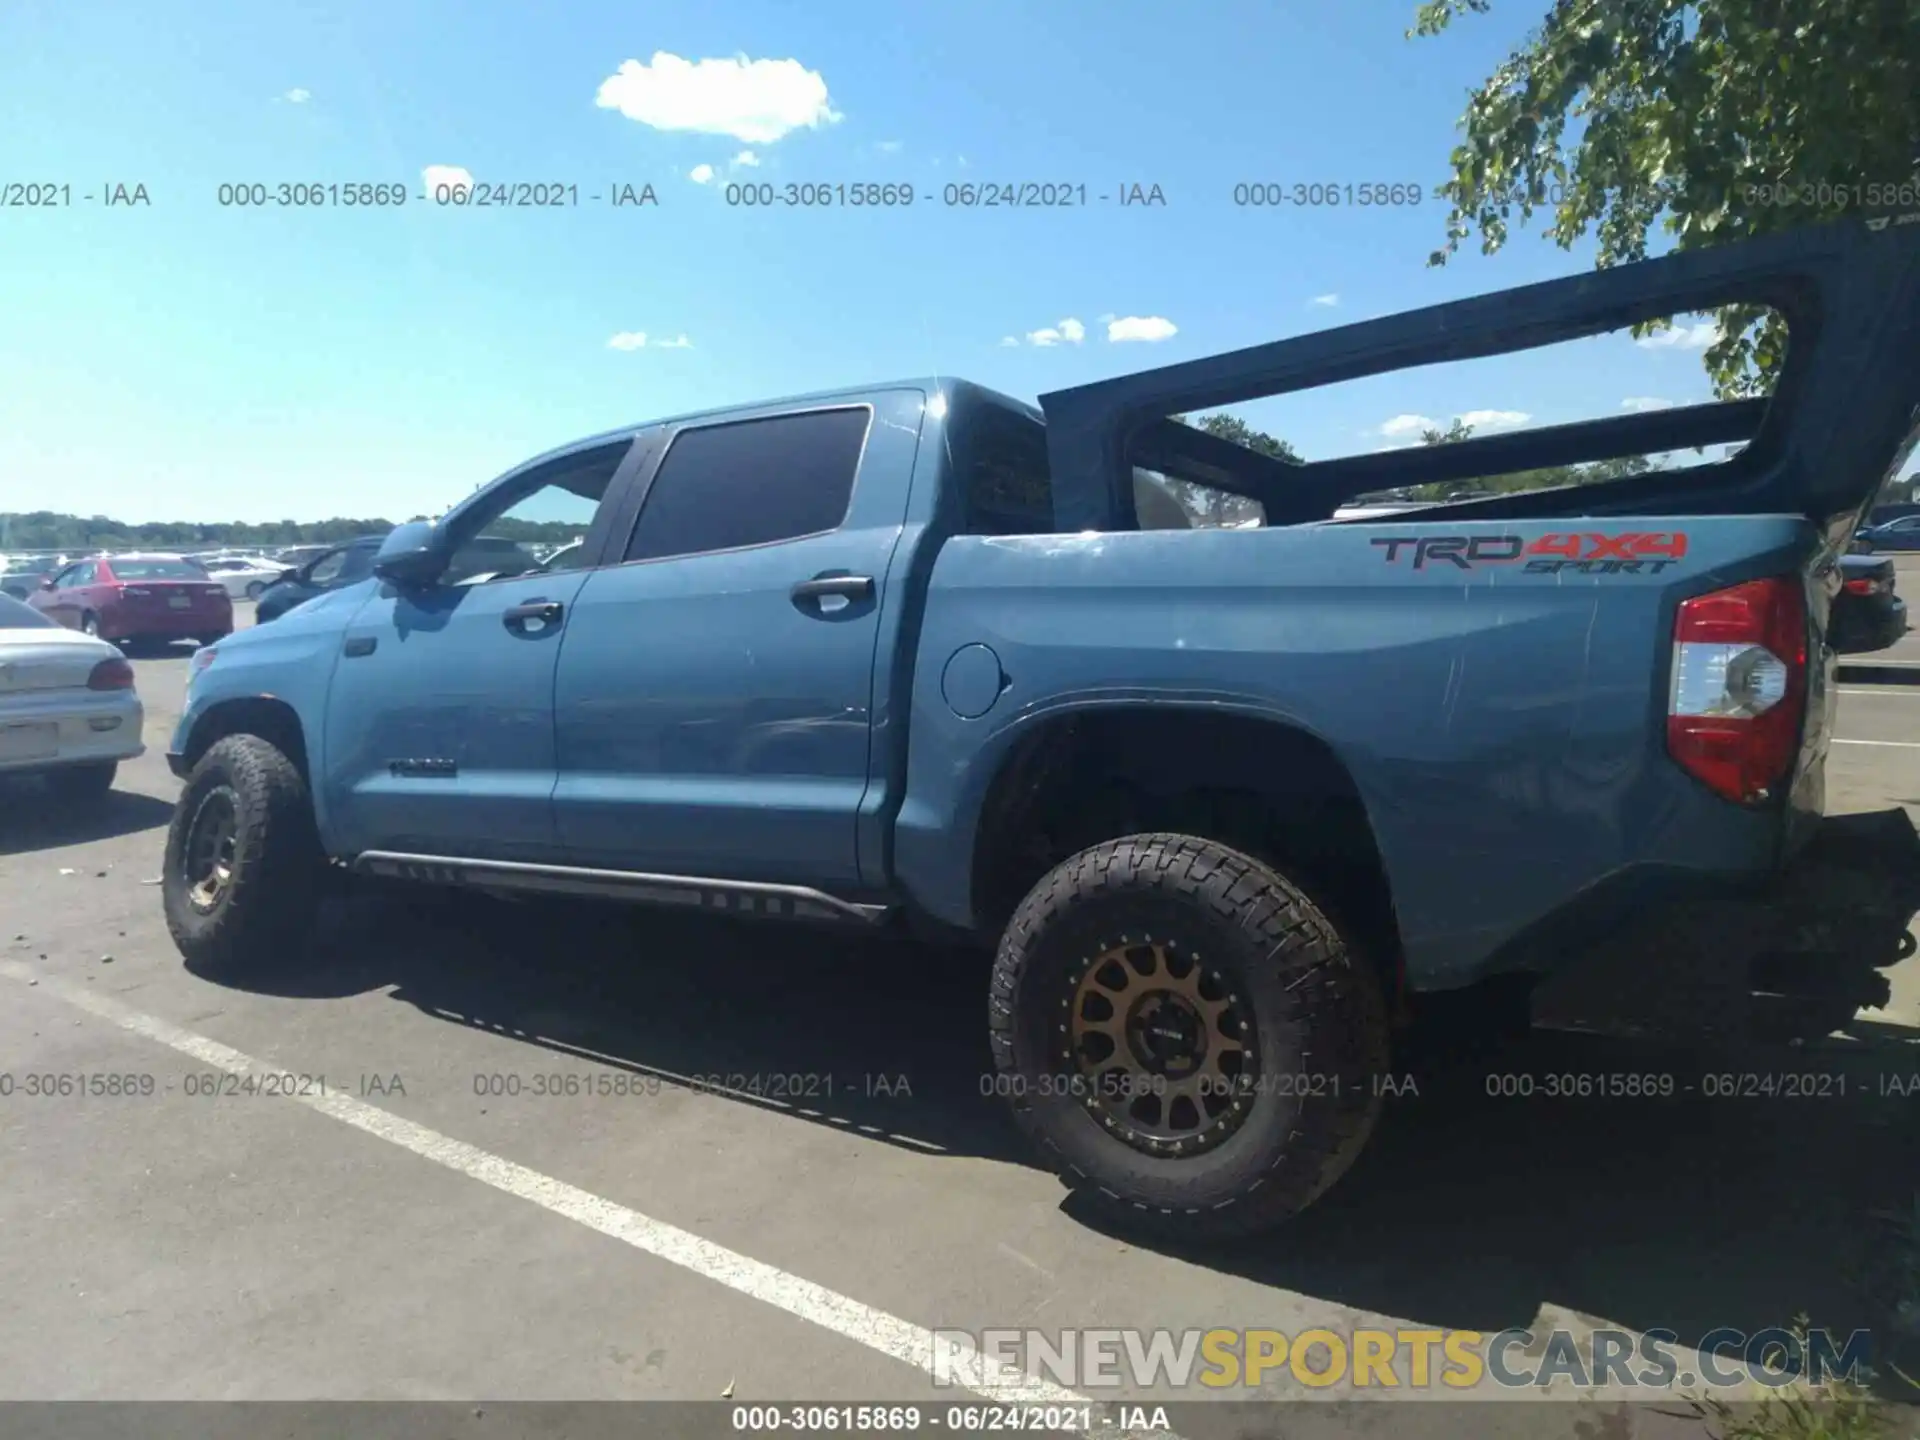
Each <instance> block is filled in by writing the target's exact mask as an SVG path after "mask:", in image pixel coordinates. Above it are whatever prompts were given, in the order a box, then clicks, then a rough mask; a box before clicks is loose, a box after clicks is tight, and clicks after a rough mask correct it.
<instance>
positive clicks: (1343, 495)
mask: <svg viewBox="0 0 1920 1440" xmlns="http://www.w3.org/2000/svg"><path fill="white" fill-rule="evenodd" d="M1741 303H1747V304H1755V305H1765V306H1770V307H1771V308H1773V309H1774V310H1776V311H1778V312H1780V314H1781V315H1782V316H1783V317H1784V318H1785V320H1786V322H1787V327H1788V333H1789V337H1790V338H1789V345H1788V355H1787V360H1786V364H1785V365H1784V366H1783V367H1782V373H1781V375H1780V377H1779V382H1778V384H1777V385H1776V387H1775V389H1774V392H1773V394H1772V395H1771V396H1769V397H1767V398H1765V399H1753V400H1734V401H1728V402H1723V403H1714V404H1705V405H1690V406H1685V407H1681V408H1677V409H1671V410H1663V411H1655V412H1653V413H1651V414H1644V415H1628V416H1620V417H1611V418H1606V419H1600V420H1592V421H1586V422H1582V423H1580V424H1573V425H1558V426H1551V427H1546V428H1542V429H1538V430H1530V431H1526V432H1523V433H1518V434H1511V435H1498V436H1488V437H1486V438H1483V439H1477V440H1465V441H1461V442H1458V443H1455V444H1450V445H1429V446H1421V447H1419V448H1417V449H1409V450H1398V451H1387V452H1384V453H1381V454H1375V455H1357V456H1351V457H1343V458H1340V459H1334V460H1324V461H1317V462H1312V463H1308V464H1305V465H1301V464H1295V463H1291V462H1287V461H1279V460H1273V459H1270V458H1268V457H1266V456H1263V455H1259V454H1256V453H1254V452H1253V451H1250V450H1248V449H1246V448H1245V447H1244V446H1240V445H1236V444H1233V443H1232V442H1231V441H1227V440H1221V439H1219V438H1217V437H1215V436H1212V435H1208V434H1206V433H1205V432H1203V431H1200V430H1198V429H1195V428H1194V427H1192V426H1189V425H1184V424H1181V423H1180V422H1178V421H1175V420H1171V419H1169V418H1168V417H1169V416H1171V415H1173V414H1176V413H1181V412H1189V411H1195V410H1203V409H1210V408H1213V407H1216V406H1222V405H1234V404H1241V403H1244V402H1246V401H1249V400H1257V399H1263V398H1266V397H1268V396H1274V395H1284V394H1288V393H1291V392H1293V391H1296V390H1307V389H1313V388H1316V387H1319V386H1322V385H1332V384H1337V383H1339V382H1341V381H1345V380H1355V379H1360V378H1362V377H1364V376H1368V375H1378V374H1382V373H1385V372H1388V371H1393V370H1404V369H1408V368H1410V367H1414V366H1421V365H1434V364H1441V363H1445V362H1447V361H1453V360H1470V359H1476V358H1479V357H1482V356H1488V355H1501V354H1507V353H1511V352H1513V351H1519V350H1530V349H1535V348H1537V347H1539V346H1543V345H1554V344H1559V343H1562V342H1564V341H1568V340H1578V339H1581V338H1583V337H1585V336H1589V335H1598V334H1604V333H1605V332H1607V331H1610V330H1617V329H1620V328H1622V327H1624V326H1628V325H1632V324H1635V323H1638V322H1640V321H1645V320H1656V319H1661V318H1665V317H1668V316H1676V315H1681V314H1686V313H1690V312H1698V311H1704V310H1712V309H1714V308H1716V307H1718V306H1722V305H1728V304H1741ZM1040 405H1041V409H1042V410H1043V411H1044V412H1045V414H1046V418H1047V447H1048V459H1049V464H1050V468H1051V470H1052V474H1053V477H1054V492H1055V501H1054V506H1055V517H1056V524H1057V525H1058V526H1059V528H1060V529H1062V530H1064V531H1075V530H1099V529H1111V528H1114V527H1115V524H1116V517H1118V520H1119V523H1120V524H1121V525H1122V526H1125V525H1127V524H1130V523H1131V521H1132V518H1133V499H1132V483H1131V482H1132V467H1133V466H1135V465H1140V466H1144V467H1146V468H1148V469H1163V470H1172V471H1175V472H1177V473H1178V474H1180V475H1182V476H1184V477H1188V478H1192V479H1196V480H1202V481H1205V482H1206V483H1208V484H1211V485H1215V486H1217V487H1218V488H1221V489H1224V490H1229V491H1232V492H1234V493H1236V494H1240V495H1245V496H1249V497H1251V498H1253V499H1255V500H1258V501H1260V502H1261V504H1262V505H1263V506H1265V508H1266V512H1267V517H1268V523H1270V524H1283V525H1284V524H1298V523H1301V522H1304V521H1309V520H1323V519H1326V518H1327V517H1329V516H1330V515H1331V514H1332V513H1333V510H1334V509H1335V507H1336V506H1338V505H1339V504H1341V503H1342V502H1343V501H1346V500H1350V499H1352V498H1353V497H1354V496H1356V495H1363V494H1367V493H1369V492H1373V491H1378V490H1385V489H1391V488H1396V487H1400V486H1406V485H1419V484H1430V483H1435V482H1447V481H1452V480H1464V479H1468V478H1472V477H1475V476H1483V475H1497V474H1502V473H1508V472H1512V471H1516V470H1529V469H1534V468H1543V467H1547V466H1557V465H1572V464H1579V463H1582V462H1587V461H1594V460H1606V459H1613V458H1617V457H1619V456H1624V455H1640V454H1649V453H1656V452H1660V451H1667V450H1681V449H1688V448H1693V447H1696V446H1705V445H1722V444H1734V443H1739V442H1746V444H1745V448H1744V449H1743V450H1741V451H1740V452H1739V453H1738V454H1737V455H1735V456H1733V457H1732V458H1730V459H1728V460H1724V461H1721V462H1718V463H1711V464H1705V465H1695V466H1689V467H1686V468H1685V469H1678V470H1667V471H1661V472H1656V473H1653V474H1642V475H1637V476H1632V477H1629V478H1626V479H1621V480H1612V481H1605V482H1599V483H1595V484H1589V485H1582V486H1578V487H1575V488H1574V489H1570V490H1568V489H1563V490H1541V491H1532V492H1520V493H1515V494H1506V495H1497V496H1492V497H1489V498H1486V499H1481V500H1470V501H1465V502H1456V503H1453V504H1449V505H1448V506H1447V513H1448V514H1449V515H1452V516H1459V517H1460V518H1462V519H1471V518H1476V517H1485V518H1489V519H1491V518H1494V517H1496V516H1498V517H1509V516H1511V517H1515V518H1524V517H1526V516H1533V515H1542V516H1544V515H1560V514H1568V513H1576V514H1585V515H1605V514H1642V515H1659V514H1674V513H1684V514H1692V515H1713V514H1742V513H1744V514H1774V513H1782V514H1792V513H1802V514H1805V515H1807V516H1809V517H1811V518H1812V519H1814V520H1815V521H1817V522H1819V523H1822V524H1825V523H1828V522H1830V521H1831V520H1833V519H1834V518H1835V517H1837V516H1840V515H1842V514H1845V513H1849V512H1859V511H1861V510H1863V509H1864V507H1865V506H1866V505H1867V503H1868V502H1869V501H1870V500H1871V499H1872V497H1873V496H1874V495H1876V494H1878V493H1879V490H1880V487H1881V485H1882V484H1883V483H1884V482H1885V480H1886V479H1887V478H1888V477H1889V476H1890V475H1891V474H1893V473H1894V472H1895V471H1896V470H1897V469H1898V468H1899V466H1900V465H1901V464H1903V463H1904V462H1905V459H1906V456H1907V454H1908V453H1909V452H1910V451H1911V450H1912V448H1913V445H1914V443H1915V440H1916V437H1920V212H1911V213H1907V214H1900V215H1892V216H1882V217H1876V218H1873V219H1865V220H1850V221H1844V222H1841V223H1837V224H1832V225H1820V226H1810V227H1808V228H1805V229H1801V230H1795V231H1790V232H1786V233H1783V234H1779V235H1770V236H1766V237H1764V238H1762V239H1758V240H1749V241H1744V242H1740V243H1736V244H1731V245H1725V246H1721V247H1718V248H1714V249H1709V250H1699V251H1693V252H1690V253H1687V254H1680V255H1668V256H1663V257H1661V258H1660V259H1657V260H1644V261H1640V262H1638V263H1635V264H1631V265H1620V266H1616V267H1614V268H1612V269H1609V270H1599V271H1593V272H1590V273H1587V274H1583V275H1575V276H1570V277H1568V278H1566V279H1562V280H1549V281H1545V282H1543V283H1540V284H1535V285H1524V286H1520V287H1518V288H1516V289H1512V290H1503V291H1498V292H1496V293H1494V294H1491V295H1482V296H1476V297H1474V298H1473V299H1469V300H1457V301H1452V302H1449V303H1447V304H1443V305H1434V306H1429V307H1427V308H1425V309H1421V310H1409V311H1406V312H1404V313H1402V314H1399V315H1391V316H1387V317H1385V318H1382V319H1378V320H1368V321H1364V322H1362V323H1360V324H1357V325H1346V326H1342V327H1340V328H1338V329H1335V330H1324V331H1320V332H1318V333H1316V334H1312V335H1302V336H1299V337H1297V338H1295V339H1291V340H1280V341H1275V342H1273V343H1271V344H1267V345H1256V346H1253V347H1251V348H1249V349H1245V350H1234V351H1229V352H1228V353H1226V354H1224V355H1214V356H1209V357H1207V358H1205V359H1200V360H1191V361H1186V362H1183V363H1181V364H1177V365H1167V366H1163V367H1161V368H1159V369H1154V370H1144V371H1140V372H1139V373H1137V374H1133V375H1125V376H1121V377H1119V378H1117V379H1113V380H1105V381H1101V382H1098V383H1096V384H1092V385H1082V386H1078V387H1076V388H1074V389H1071V390H1056V391H1054V392H1053V393H1052V394H1049V395H1043V396H1042V397H1041V398H1040Z"/></svg>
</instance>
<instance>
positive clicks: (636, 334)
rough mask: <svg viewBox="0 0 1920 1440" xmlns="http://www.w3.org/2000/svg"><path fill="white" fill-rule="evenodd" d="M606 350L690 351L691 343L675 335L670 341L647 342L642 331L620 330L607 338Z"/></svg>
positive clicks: (644, 332) (645, 333)
mask: <svg viewBox="0 0 1920 1440" xmlns="http://www.w3.org/2000/svg"><path fill="white" fill-rule="evenodd" d="M607 348H608V349H609V350H691V349H692V348H693V342H692V341H691V340H689V339H688V338H687V337H686V336H685V335H684V334H680V335H676V336H674V337H673V339H671V340H653V341H649V340H648V339H647V332H646V331H644V330H620V331H616V332H615V333H614V334H613V335H612V336H611V337H609V339H608V340H607Z"/></svg>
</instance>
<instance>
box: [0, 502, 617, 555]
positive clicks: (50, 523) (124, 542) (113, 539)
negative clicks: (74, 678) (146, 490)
mask: <svg viewBox="0 0 1920 1440" xmlns="http://www.w3.org/2000/svg"><path fill="white" fill-rule="evenodd" d="M411 518H413V519H415V520H425V519H427V518H428V517H427V516H425V515H415V516H413V517H411ZM394 523H395V522H394V521H392V520H388V519H385V518H379V519H372V520H354V519H346V518H338V519H333V520H268V521H260V522H250V521H245V520H228V521H217V522H214V523H210V524H201V523H195V522H192V521H186V520H150V521H147V522H145V523H144V524H138V525H136V524H132V523H130V522H128V521H125V520H115V519H113V518H111V517H110V516H106V515H90V516H81V515H65V514H61V513H59V512H57V511H53V510H29V511H24V512H8V511H0V550H62V551H66V552H69V553H75V554H77V553H81V552H86V551H93V550H133V549H153V550H226V549H232V550H246V549H255V548H258V549H268V548H278V547H279V546H282V545H328V544H334V543H336V542H338V541H341V540H351V539H352V538H353V537H354V536H356V535H384V534H386V533H387V531H389V530H391V529H393V527H394ZM487 533H488V534H489V535H498V536H501V537H502V538H503V539H508V540H524V541H530V542H532V543H534V544H541V545H553V544H562V543H565V542H567V541H570V540H575V539H578V538H579V535H580V525H579V523H578V522H577V521H567V520H516V519H504V520H496V521H495V522H494V523H493V524H492V525H490V526H488V527H487Z"/></svg>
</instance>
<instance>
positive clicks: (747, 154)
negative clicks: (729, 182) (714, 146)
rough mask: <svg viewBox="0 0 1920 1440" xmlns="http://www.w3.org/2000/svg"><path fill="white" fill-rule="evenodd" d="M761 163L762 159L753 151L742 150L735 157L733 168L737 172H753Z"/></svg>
mask: <svg viewBox="0 0 1920 1440" xmlns="http://www.w3.org/2000/svg"><path fill="white" fill-rule="evenodd" d="M759 163H760V157H759V156H758V155H756V154H754V153H753V151H751V150H742V151H741V152H740V153H739V154H738V155H736V156H734V157H733V168H734V169H736V170H751V169H753V168H754V166H756V165H758V164H759Z"/></svg>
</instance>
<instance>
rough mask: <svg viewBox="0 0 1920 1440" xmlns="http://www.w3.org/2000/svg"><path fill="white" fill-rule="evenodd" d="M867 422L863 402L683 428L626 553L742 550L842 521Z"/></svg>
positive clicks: (650, 555)
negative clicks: (842, 407)
mask: <svg viewBox="0 0 1920 1440" xmlns="http://www.w3.org/2000/svg"><path fill="white" fill-rule="evenodd" d="M867 421H868V411H867V410H866V408H865V407H864V406H863V407H860V408H858V409H850V410H819V411H814V412H812V413H810V414H806V415H778V416H774V417H773V418H771V419H767V420H742V421H736V422H735V423H733V424H730V425H709V426H703V427H701V428H699V429H696V430H683V431H682V432H681V433H680V434H679V435H678V436H677V437H676V438H675V439H674V442H673V445H672V447H671V448H670V449H669V450H668V451H667V456H666V459H665V460H664V461H662V462H661V465H660V469H659V472H658V473H657V474H656V475H655V476H654V479H653V485H652V487H651V488H650V489H649V490H648V492H647V499H646V503H645V505H644V506H643V507H642V509H641V511H640V520H639V523H638V524H636V525H635V526H634V531H633V536H632V539H631V540H630V541H629V542H628V545H627V549H626V558H627V559H629V560H660V559H664V558H666V557H667V556H670V555H697V554H700V553H702V552H703V551H710V550H734V549H738V548H740V547H741V546H745V545H766V544H771V543H773V542H774V541H779V540H796V539H799V538H800V537H801V536H803V535H819V534H823V533H825V532H828V531H832V530H835V529H838V528H839V526H840V522H841V521H842V520H844V519H845V518H846V514H847V504H848V502H849V501H850V500H851V499H852V497H853V477H854V472H855V471H856V470H857V469H858V468H859V465H860V452H861V449H862V448H863V447H864V446H865V444H866V439H867Z"/></svg>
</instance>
